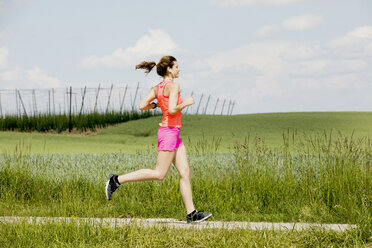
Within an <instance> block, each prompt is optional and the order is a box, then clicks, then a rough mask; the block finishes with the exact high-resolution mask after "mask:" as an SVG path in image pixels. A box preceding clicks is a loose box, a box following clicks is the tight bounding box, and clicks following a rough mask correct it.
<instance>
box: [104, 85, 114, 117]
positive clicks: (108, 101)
mask: <svg viewBox="0 0 372 248" xmlns="http://www.w3.org/2000/svg"><path fill="white" fill-rule="evenodd" d="M113 87H114V85H113V84H111V89H110V93H109V97H108V100H107V107H106V114H107V111H108V108H109V105H110V99H111V93H112V88H113Z"/></svg>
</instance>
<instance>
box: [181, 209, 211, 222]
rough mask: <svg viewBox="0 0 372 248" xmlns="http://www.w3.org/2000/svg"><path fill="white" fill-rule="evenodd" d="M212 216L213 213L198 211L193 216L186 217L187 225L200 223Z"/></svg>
mask: <svg viewBox="0 0 372 248" xmlns="http://www.w3.org/2000/svg"><path fill="white" fill-rule="evenodd" d="M211 216H212V213H203V212H199V211H198V210H194V212H192V213H191V214H188V215H186V219H187V223H198V222H202V221H203V220H206V219H208V218H209V217H211Z"/></svg>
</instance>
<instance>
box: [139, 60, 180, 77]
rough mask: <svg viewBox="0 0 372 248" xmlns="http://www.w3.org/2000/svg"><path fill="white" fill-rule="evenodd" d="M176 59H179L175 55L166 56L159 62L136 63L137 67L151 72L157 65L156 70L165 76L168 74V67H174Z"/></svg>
mask: <svg viewBox="0 0 372 248" xmlns="http://www.w3.org/2000/svg"><path fill="white" fill-rule="evenodd" d="M174 61H177V60H176V58H174V57H173V56H164V57H162V58H161V59H160V61H159V63H157V64H156V63H155V62H154V61H152V62H146V61H143V62H142V63H140V64H138V65H136V69H144V70H146V71H145V73H146V74H149V73H150V71H151V70H152V69H153V68H154V67H155V66H156V72H157V73H158V75H159V76H162V77H164V76H165V75H166V74H167V69H168V67H170V68H172V67H173V64H174Z"/></svg>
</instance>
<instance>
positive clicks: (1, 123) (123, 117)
mask: <svg viewBox="0 0 372 248" xmlns="http://www.w3.org/2000/svg"><path fill="white" fill-rule="evenodd" d="M154 115H157V114H156V113H155V112H150V111H142V112H137V111H132V112H129V111H124V112H119V111H111V112H106V113H94V112H92V113H82V114H81V115H80V114H79V115H78V114H74V115H72V116H71V128H72V129H73V130H77V131H80V132H86V131H96V129H97V128H105V127H107V126H109V125H113V124H117V123H123V122H127V121H130V120H137V119H141V118H148V117H150V116H154ZM69 124H70V123H69V117H68V116H67V115H64V114H59V115H52V114H38V115H32V116H27V115H5V116H4V117H3V116H1V117H0V130H2V131H8V130H11V131H20V132H32V131H37V132H49V131H54V132H57V133H62V132H64V131H67V130H69Z"/></svg>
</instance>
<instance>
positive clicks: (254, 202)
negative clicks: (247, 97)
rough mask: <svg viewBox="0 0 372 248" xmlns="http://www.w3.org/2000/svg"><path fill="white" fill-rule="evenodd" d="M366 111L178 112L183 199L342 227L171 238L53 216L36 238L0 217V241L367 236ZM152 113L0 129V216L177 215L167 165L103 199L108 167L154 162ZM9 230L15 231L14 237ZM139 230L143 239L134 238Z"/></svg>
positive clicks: (270, 240)
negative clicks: (186, 171)
mask: <svg viewBox="0 0 372 248" xmlns="http://www.w3.org/2000/svg"><path fill="white" fill-rule="evenodd" d="M371 115H372V114H371V113H282V114H257V115H238V116H184V117H183V125H184V127H183V128H182V131H181V138H182V139H183V141H184V143H185V144H186V147H187V150H188V152H189V154H190V155H189V163H190V168H191V183H192V188H193V198H194V202H195V204H196V207H197V208H198V209H204V210H206V211H212V212H213V219H214V220H244V221H270V222H271V221H273V222H281V221H295V222H322V223H329V222H332V223H353V224H357V225H358V229H357V230H356V231H353V232H352V233H350V232H346V233H341V234H336V233H333V232H324V231H315V232H312V231H310V232H301V233H298V232H289V234H288V232H252V231H242V230H235V231H226V230H225V231H218V230H209V231H208V230H206V231H203V232H204V233H205V234H206V235H207V236H208V237H209V238H208V239H207V240H204V239H200V238H199V236H200V235H196V236H197V237H195V234H194V236H193V235H191V234H192V233H193V232H186V231H184V232H185V233H186V234H185V235H191V236H179V235H180V231H179V230H173V229H166V230H164V231H161V230H163V229H161V230H160V231H159V229H156V228H155V229H151V228H150V229H148V228H147V229H146V228H137V227H130V228H129V227H128V228H123V229H119V230H116V229H105V228H104V227H99V228H97V229H95V228H93V227H82V228H81V229H79V228H78V227H76V225H75V226H74V225H67V224H66V225H55V224H53V225H51V226H49V229H50V230H51V231H50V232H45V235H46V236H43V235H44V234H41V232H40V231H39V230H44V229H43V228H44V227H42V228H40V227H35V226H32V225H27V224H19V226H17V225H18V224H14V225H10V224H2V226H1V227H0V228H1V232H0V240H1V242H3V243H0V246H4V247H7V246H9V245H10V244H11V242H20V243H15V244H19V246H21V245H22V244H25V239H26V237H27V236H30V235H33V236H35V237H36V238H35V246H37V245H38V244H40V246H42V245H44V244H49V243H48V242H52V241H51V240H52V238H51V237H55V236H56V235H57V236H58V235H59V234H60V235H61V237H62V239H61V240H60V242H61V246H62V245H64V244H66V245H71V246H72V245H74V246H79V245H80V246H81V247H84V246H88V245H89V246H92V245H93V246H94V245H96V246H98V245H97V244H98V243H102V244H105V245H106V244H107V242H108V241H107V239H106V238H102V233H103V234H104V235H103V236H105V235H106V234H107V235H109V234H112V235H113V237H114V238H113V240H114V244H116V245H117V244H121V243H120V242H122V241H123V240H125V241H126V242H129V243H130V242H132V243H130V244H132V245H138V246H139V245H141V244H143V243H145V244H148V246H156V245H159V246H160V245H161V244H164V242H168V243H166V244H170V245H169V246H176V244H177V243H180V244H183V246H188V244H191V245H194V246H198V245H199V246H200V247H208V246H210V247H214V246H219V245H220V246H222V244H225V243H226V244H227V245H230V246H231V247H235V246H237V244H236V243H235V241H236V240H239V239H243V240H244V241H243V242H246V243H245V244H247V246H248V247H249V246H253V245H255V244H257V246H259V247H260V246H265V245H266V246H268V247H269V246H290V245H292V246H295V247H301V246H304V247H308V246H345V247H349V246H362V245H365V246H368V245H370V243H368V244H367V242H371V240H370V239H371V238H370V237H371V236H372V226H371V225H372V171H371V170H372V138H371V134H372V125H371V124H372V117H371ZM159 121H160V117H153V118H148V119H143V120H136V121H130V122H127V123H124V124H120V125H117V126H113V127H111V128H107V129H103V130H100V131H99V132H97V133H96V134H94V135H81V134H80V135H78V134H74V135H62V134H39V133H16V132H3V133H1V134H0V140H1V142H0V145H1V149H2V151H3V152H4V153H3V154H1V155H0V214H1V215H20V216H66V217H67V216H79V217H138V218H146V217H167V218H178V219H184V218H185V209H184V206H183V202H182V199H181V196H180V193H179V178H178V173H177V171H176V169H175V168H174V167H171V169H170V171H169V173H168V175H167V177H166V178H165V180H163V181H150V182H138V183H128V184H125V185H123V186H121V187H120V188H119V190H118V191H117V192H115V194H114V197H113V199H112V200H111V201H110V202H108V201H107V200H106V199H105V195H104V184H105V180H106V176H107V174H108V173H110V172H115V173H119V174H121V173H127V172H129V171H133V170H136V169H139V168H154V165H155V162H156V145H155V144H156V132H157V129H158V125H157V123H158V122H159ZM38 153H44V154H38ZM130 153H132V154H130ZM17 230H19V232H18V233H17ZM116 231H117V232H116ZM159 232H160V233H161V235H158V236H156V237H155V236H154V235H153V234H154V233H157V234H158V233H159ZM195 232H196V231H195ZM198 232H200V231H198ZM97 233H99V234H97ZM121 233H127V236H125V237H131V238H129V239H126V238H123V236H120V235H121ZM190 233H191V234H190ZM217 234H219V235H217ZM17 235H18V236H19V237H21V238H19V239H17V238H14V237H16V236H17ZM48 235H49V236H48ZM95 235H96V236H95ZM131 235H133V236H131ZM139 236H140V237H146V238H144V239H142V238H139V239H138V240H137V237H139ZM230 236H231V239H230ZM69 237H70V238H69ZM71 237H74V239H72V238H71ZM174 237H176V238H174ZM193 237H195V238H193ZM221 237H222V239H221ZM223 237H224V239H223ZM286 237H287V238H286ZM90 239H92V240H93V241H92V242H90V241H89V240H90ZM128 240H129V241H128ZM252 240H253V241H252ZM137 241H138V242H139V243H133V242H137ZM22 242H23V243H22ZM37 242H39V243H37ZM78 242H79V245H77V244H78ZM115 242H116V243H115ZM224 242H225V243H224ZM252 242H256V243H252ZM30 244H31V243H30ZM58 244H59V243H58ZM323 244H325V245H323ZM26 245H27V244H26ZM45 246H48V245H45Z"/></svg>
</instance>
